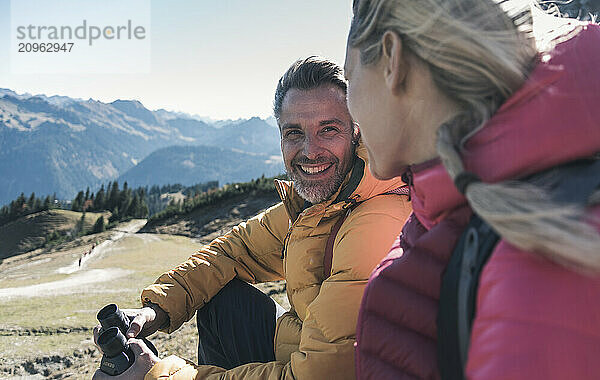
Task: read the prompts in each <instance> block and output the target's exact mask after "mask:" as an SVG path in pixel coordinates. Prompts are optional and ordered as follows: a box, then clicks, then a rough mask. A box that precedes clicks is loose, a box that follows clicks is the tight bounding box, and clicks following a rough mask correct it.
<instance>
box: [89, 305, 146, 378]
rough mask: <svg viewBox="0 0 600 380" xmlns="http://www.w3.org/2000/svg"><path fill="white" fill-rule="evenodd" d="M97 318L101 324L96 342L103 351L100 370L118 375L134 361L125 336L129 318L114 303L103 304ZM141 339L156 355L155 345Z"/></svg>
mask: <svg viewBox="0 0 600 380" xmlns="http://www.w3.org/2000/svg"><path fill="white" fill-rule="evenodd" d="M97 318H98V321H100V325H101V326H102V328H101V329H100V335H98V341H97V343H98V346H100V349H102V352H103V353H104V355H103V356H102V360H101V361H100V370H101V371H102V372H104V373H106V374H108V375H111V376H116V375H120V374H121V373H123V372H125V370H126V369H127V368H129V367H130V366H131V365H132V364H133V362H134V361H135V355H134V354H133V351H131V349H130V348H129V345H128V344H127V338H126V337H125V333H126V332H127V330H128V329H129V325H130V321H129V318H128V317H127V316H126V315H125V313H123V312H122V311H121V310H119V308H118V307H117V305H115V304H114V303H112V304H110V305H106V306H104V307H103V308H102V309H101V310H100V311H99V312H98V315H97ZM141 339H142V340H143V341H144V343H146V345H147V346H148V348H150V350H152V352H154V354H155V355H158V351H157V350H156V347H154V345H153V344H152V343H151V342H150V341H149V340H147V339H146V338H141Z"/></svg>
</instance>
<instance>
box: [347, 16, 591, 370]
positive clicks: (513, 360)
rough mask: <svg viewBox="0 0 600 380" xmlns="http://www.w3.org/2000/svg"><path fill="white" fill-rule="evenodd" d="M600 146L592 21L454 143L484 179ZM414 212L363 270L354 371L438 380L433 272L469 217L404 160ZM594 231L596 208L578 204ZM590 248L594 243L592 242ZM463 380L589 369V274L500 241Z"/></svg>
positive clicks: (484, 279)
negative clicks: (382, 254) (367, 272)
mask: <svg viewBox="0 0 600 380" xmlns="http://www.w3.org/2000/svg"><path fill="white" fill-rule="evenodd" d="M598 152H600V28H599V27H598V26H597V25H593V24H590V25H587V26H586V27H584V28H583V30H581V31H580V32H579V33H578V34H576V35H575V36H573V37H572V38H570V39H569V40H567V41H565V42H562V43H561V44H559V45H558V46H557V47H556V48H555V49H554V50H553V51H552V52H551V53H550V54H549V55H548V56H545V57H544V59H543V63H539V64H538V66H537V67H536V68H535V69H534V71H533V72H532V73H531V75H530V78H529V80H528V81H527V82H526V84H525V85H524V86H523V87H522V88H521V89H520V90H519V91H517V92H516V93H515V94H514V95H513V96H512V97H511V98H510V99H509V100H508V101H507V102H506V103H505V104H504V105H503V106H502V107H501V108H500V109H499V110H498V112H497V113H496V114H495V115H494V117H493V118H492V119H491V120H490V121H489V122H488V123H487V124H486V126H485V127H484V128H483V129H482V130H481V131H479V132H478V133H477V134H476V135H474V136H473V137H472V138H471V139H470V140H469V141H468V142H467V144H466V145H465V151H464V154H463V162H465V166H466V169H467V170H469V171H471V172H474V173H476V174H478V175H479V176H480V177H481V178H482V179H483V180H484V181H486V182H496V181H501V180H507V179H513V178H520V177H523V176H526V175H529V174H533V173H535V172H539V171H541V170H544V169H548V168H551V167H553V166H556V165H558V164H561V163H566V162H569V161H573V160H576V159H580V158H586V157H590V156H593V155H595V154H597V153H598ZM407 177H408V178H410V179H411V182H412V184H411V193H412V201H413V209H414V214H413V216H412V217H411V218H410V219H409V221H408V222H407V224H406V225H405V227H404V229H403V232H402V234H401V235H400V237H399V239H398V240H397V241H396V243H395V245H394V246H393V248H392V250H391V252H390V253H389V255H388V256H387V258H386V259H385V260H384V261H383V262H382V263H381V264H380V266H379V267H378V268H377V269H376V270H375V271H374V273H373V274H372V276H371V278H370V280H369V283H368V286H367V289H366V291H365V294H364V297H363V301H362V306H361V311H360V315H359V321H358V326H357V349H356V366H357V374H358V378H359V379H378V380H381V379H438V378H439V376H440V375H439V371H438V369H437V352H436V349H437V346H436V345H437V342H436V333H437V330H436V316H437V310H438V300H439V287H440V283H441V275H442V273H443V271H444V269H445V266H446V264H447V262H448V260H449V257H450V255H451V252H452V249H453V247H454V245H455V244H456V241H457V239H458V237H459V236H460V234H461V233H462V230H463V229H464V226H465V225H466V223H467V221H468V220H469V217H470V215H471V210H470V208H469V207H468V204H467V203H466V200H465V199H464V197H463V196H461V195H460V194H459V193H458V191H457V190H456V188H455V187H454V185H453V183H452V181H451V179H450V178H449V176H448V175H447V173H446V171H445V170H444V168H443V167H442V165H441V164H440V163H439V160H433V161H430V162H427V163H423V164H420V165H416V166H414V167H411V168H410V169H409V170H408V172H407ZM588 211H589V215H590V220H592V217H594V216H595V217H596V219H595V221H594V222H593V223H596V226H597V227H598V230H599V233H600V207H595V208H593V209H589V210H588ZM598 249H599V251H600V247H598ZM466 374H467V377H468V378H470V379H593V378H598V376H600V275H583V274H581V273H578V272H575V271H571V270H568V269H565V268H564V267H562V266H559V265H557V264H555V263H553V262H551V261H549V260H547V259H545V258H543V257H542V256H541V255H539V254H536V253H531V252H524V251H521V250H519V249H517V248H515V247H514V246H511V245H510V244H508V243H506V242H504V241H501V242H500V243H499V244H498V245H497V247H496V248H495V250H494V252H493V253H492V256H491V258H490V260H489V261H488V264H487V265H486V267H485V268H484V270H483V273H482V275H481V278H480V286H479V290H478V295H477V309H476V316H475V320H474V325H473V330H472V336H471V345H470V350H469V357H468V361H467V368H466Z"/></svg>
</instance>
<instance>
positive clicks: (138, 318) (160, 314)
mask: <svg viewBox="0 0 600 380" xmlns="http://www.w3.org/2000/svg"><path fill="white" fill-rule="evenodd" d="M121 311H123V312H124V313H125V315H127V317H128V318H129V320H130V321H131V323H130V326H129V329H128V330H127V332H126V334H125V336H126V337H127V338H135V337H137V336H140V337H147V336H149V335H152V334H154V333H155V332H156V331H158V329H160V328H161V327H163V326H164V325H166V324H167V323H168V321H169V315H168V314H167V313H166V312H165V311H164V310H163V309H161V308H160V307H159V306H158V305H154V304H151V305H148V306H144V307H143V308H141V309H122V310H121ZM100 328H101V326H100V325H97V326H96V327H94V343H96V345H98V343H97V342H98V335H99V334H100Z"/></svg>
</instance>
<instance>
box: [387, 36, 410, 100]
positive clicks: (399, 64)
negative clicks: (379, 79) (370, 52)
mask: <svg viewBox="0 0 600 380" xmlns="http://www.w3.org/2000/svg"><path fill="white" fill-rule="evenodd" d="M381 40H382V41H381V42H382V59H383V71H384V72H383V75H384V78H385V83H386V86H387V87H388V88H389V89H390V90H391V91H392V93H393V94H394V95H398V93H400V91H401V90H402V87H403V84H404V81H405V80H406V75H407V72H408V61H407V59H406V54H405V53H406V52H405V49H404V46H403V45H402V39H401V38H400V36H399V35H397V34H396V33H394V32H392V31H389V30H388V31H387V32H385V33H384V34H383V37H381Z"/></svg>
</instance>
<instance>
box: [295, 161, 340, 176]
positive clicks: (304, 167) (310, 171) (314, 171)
mask: <svg viewBox="0 0 600 380" xmlns="http://www.w3.org/2000/svg"><path fill="white" fill-rule="evenodd" d="M296 166H297V167H298V168H299V169H300V171H301V172H302V174H304V175H305V176H316V175H319V174H325V172H326V171H328V170H329V168H331V167H332V166H333V163H326V164H312V165H309V164H298V165H296Z"/></svg>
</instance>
